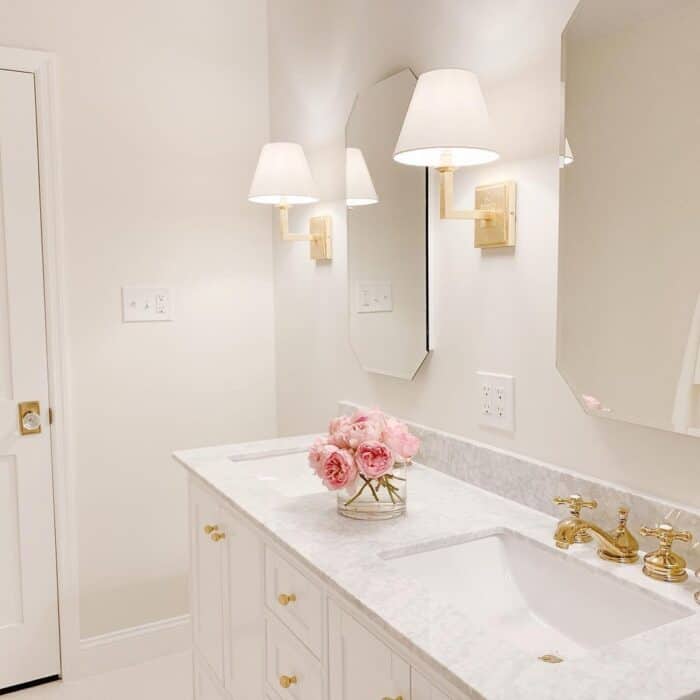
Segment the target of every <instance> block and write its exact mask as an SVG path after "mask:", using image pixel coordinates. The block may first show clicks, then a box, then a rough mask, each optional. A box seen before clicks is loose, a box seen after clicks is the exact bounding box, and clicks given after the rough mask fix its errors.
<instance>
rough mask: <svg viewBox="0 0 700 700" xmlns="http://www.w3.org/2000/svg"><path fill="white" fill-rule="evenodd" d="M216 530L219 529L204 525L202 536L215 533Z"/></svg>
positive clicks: (216, 526) (215, 526) (214, 526)
mask: <svg viewBox="0 0 700 700" xmlns="http://www.w3.org/2000/svg"><path fill="white" fill-rule="evenodd" d="M218 529H219V526H218V525H205V526H204V534H205V535H211V533H212V532H216V531H217V530H218Z"/></svg>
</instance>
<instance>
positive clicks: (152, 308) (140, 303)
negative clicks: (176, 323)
mask: <svg viewBox="0 0 700 700" xmlns="http://www.w3.org/2000/svg"><path fill="white" fill-rule="evenodd" d="M122 320H123V322H124V323H132V322H141V323H142V322H149V321H150V322H157V321H172V320H173V291H172V289H170V288H169V287H156V286H153V287H147V286H132V287H122Z"/></svg>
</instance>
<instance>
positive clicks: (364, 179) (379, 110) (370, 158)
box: [345, 69, 428, 379]
mask: <svg viewBox="0 0 700 700" xmlns="http://www.w3.org/2000/svg"><path fill="white" fill-rule="evenodd" d="M415 84H416V77H415V75H414V74H413V73H412V72H411V71H410V70H408V69H407V70H403V71H401V72H400V73H397V74H396V75H392V76H391V77H389V78H387V79H386V80H382V81H381V82H379V83H377V84H375V85H373V86H372V87H370V88H369V89H368V90H366V91H365V92H363V93H362V94H360V95H358V96H357V99H356V100H355V104H354V106H353V109H352V112H351V114H350V117H349V119H348V122H347V126H346V132H345V133H346V145H347V158H348V159H347V163H346V166H347V167H346V188H347V200H348V277H349V279H348V294H349V301H350V342H351V344H352V347H353V350H354V351H355V354H356V355H357V357H358V359H359V361H360V364H361V365H362V367H363V368H364V369H365V370H367V371H368V372H375V373H378V374H386V375H389V376H392V377H400V378H402V379H412V378H413V377H414V375H415V374H416V372H417V371H418V369H419V367H420V366H421V364H422V362H423V360H424V359H425V357H426V355H427V353H428V234H427V211H428V209H427V206H428V202H427V196H428V195H427V182H428V180H427V170H425V169H423V168H406V167H405V166H402V165H400V164H398V163H396V162H395V161H394V158H393V154H394V146H395V145H396V139H397V138H398V136H399V131H400V130H401V125H402V124H403V119H404V116H405V114H406V110H407V108H408V103H409V102H410V100H411V95H412V94H413V88H414V87H415Z"/></svg>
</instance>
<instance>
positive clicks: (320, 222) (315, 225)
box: [309, 216, 333, 260]
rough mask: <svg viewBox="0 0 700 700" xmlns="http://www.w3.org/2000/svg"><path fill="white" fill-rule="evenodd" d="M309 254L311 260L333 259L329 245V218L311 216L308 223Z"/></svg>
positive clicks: (330, 245)
mask: <svg viewBox="0 0 700 700" xmlns="http://www.w3.org/2000/svg"><path fill="white" fill-rule="evenodd" d="M309 238H310V241H311V245H310V247H309V252H310V255H311V259H312V260H330V259H331V258H332V257H333V250H332V243H331V217H330V216H312V217H311V221H310V222H309Z"/></svg>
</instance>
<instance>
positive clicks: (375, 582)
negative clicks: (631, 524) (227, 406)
mask: <svg viewBox="0 0 700 700" xmlns="http://www.w3.org/2000/svg"><path fill="white" fill-rule="evenodd" d="M311 441H312V437H310V436H300V437H295V438H283V439H279V440H270V441H266V442H261V443H248V444H244V445H229V446H222V447H216V448H207V449H200V450H191V451H184V452H178V453H176V455H175V457H176V458H177V459H178V460H179V461H180V462H181V463H182V464H183V465H185V466H186V467H187V468H188V469H189V470H190V472H192V473H193V474H195V475H196V476H197V477H199V478H200V479H201V480H203V481H204V482H206V483H207V484H209V485H210V486H211V487H212V488H214V489H215V490H216V491H218V492H219V493H220V494H221V495H222V496H223V498H225V499H226V500H227V501H228V502H229V503H231V505H232V506H233V507H234V508H236V509H237V510H238V511H240V512H242V513H243V514H244V515H246V516H248V517H249V518H250V519H251V520H252V521H253V522H254V523H255V524H257V525H258V526H260V527H262V528H263V529H264V530H265V531H266V532H267V533H268V534H269V535H270V536H271V537H272V538H273V539H275V540H276V541H277V542H278V543H279V545H280V546H282V547H284V548H286V549H288V550H289V551H290V552H292V553H293V554H295V555H296V556H298V557H300V558H301V559H302V560H303V561H304V562H305V563H306V565H307V566H308V567H309V568H311V569H312V570H313V571H315V572H316V573H317V574H318V575H319V576H320V577H321V578H323V579H324V580H325V581H327V582H328V584H329V586H330V587H331V588H332V589H333V590H334V591H336V592H337V594H338V595H340V596H342V597H345V598H346V599H348V600H350V601H351V602H352V603H353V604H355V605H357V606H359V607H360V608H361V609H362V610H363V612H364V613H365V614H367V615H368V616H369V617H371V618H372V619H373V620H374V621H376V622H378V623H379V624H381V625H382V626H383V628H384V629H385V630H386V631H387V633H388V634H389V635H390V636H392V637H394V638H395V639H396V640H397V641H398V642H399V643H401V644H403V645H405V646H407V647H409V648H411V649H412V650H413V651H414V652H415V653H416V654H417V655H419V656H420V657H421V658H423V659H424V660H425V662H426V663H427V664H429V665H430V666H431V667H432V668H433V669H434V670H435V671H436V672H437V673H440V674H442V675H443V676H444V677H445V678H447V679H448V680H449V681H450V682H452V683H453V684H454V685H455V686H457V687H458V688H460V689H461V690H463V691H464V692H465V693H466V694H467V695H469V696H470V697H474V698H479V697H485V698H487V699H488V700H519V699H523V700H525V699H528V700H548V699H549V698H551V699H552V700H554V699H555V698H556V699H559V698H567V700H577V699H580V700H592V699H593V698H595V700H605V699H606V698H610V699H611V700H612V699H613V698H614V699H615V700H619V698H621V697H625V698H627V697H628V698H635V699H648V700H679V699H680V698H700V614H697V613H698V612H700V608H698V606H696V605H695V604H694V602H693V596H692V591H693V590H694V589H696V588H697V587H698V582H697V580H691V581H689V582H687V583H685V584H665V583H660V582H656V581H652V580H651V579H649V578H648V577H646V576H644V575H643V574H642V571H641V566H639V565H628V566H625V565H619V564H613V563H609V562H604V561H602V560H600V559H599V558H598V557H597V555H596V552H595V548H594V546H593V545H592V544H589V545H577V546H575V547H572V548H571V549H570V550H568V551H567V552H559V550H556V549H555V548H554V545H553V542H552V534H553V532H554V528H555V525H556V519H555V518H552V517H551V516H549V515H546V514H543V513H540V512H538V511H535V510H532V509H530V508H527V507H525V506H522V505H519V504H517V503H515V502H513V501H508V500H506V499H504V498H502V497H500V496H497V495H494V494H492V493H489V492H487V491H483V490H481V489H479V488H476V487H474V486H471V485H470V484H467V483H465V482H462V481H459V480H456V479H453V478H451V477H449V476H446V475H444V474H442V473H440V472H437V471H435V470H432V469H427V468H425V467H421V466H418V465H416V466H415V468H412V470H411V473H410V478H409V498H408V514H407V516H406V517H403V518H399V519H396V520H392V521H384V522H374V523H371V522H360V521H353V520H348V519H345V518H342V517H340V516H339V515H337V513H336V511H335V496H334V495H333V494H330V493H328V492H327V491H325V490H324V489H323V487H322V485H321V484H320V482H319V481H318V480H317V479H316V477H315V476H314V475H313V474H312V472H311V470H310V469H309V468H308V466H307V464H306V455H305V448H306V447H307V446H308V445H310V444H311ZM289 451H292V453H291V454H286V455H285V454H284V453H285V452H287V453H288V452H289ZM260 455H268V456H260ZM270 455H272V456H270ZM275 455H277V456H275ZM280 455H282V456H280ZM256 456H257V457H258V458H257V459H248V461H246V458H251V457H256ZM232 457H233V459H232ZM494 528H496V529H498V528H509V529H511V530H514V531H516V532H519V533H521V534H523V535H525V536H527V537H530V538H532V539H534V540H536V541H538V542H540V543H543V544H544V545H546V546H547V547H551V548H552V549H553V550H554V551H556V552H557V553H558V554H559V555H560V556H562V557H575V558H577V559H579V560H581V561H583V562H584V563H585V564H587V565H589V566H592V567H595V568H597V569H598V570H601V571H602V570H605V572H607V573H609V574H610V575H611V576H615V577H617V578H618V579H620V580H622V581H624V582H625V583H626V584H627V585H629V586H635V587H637V588H642V589H646V590H647V591H651V592H653V593H655V594H657V595H662V596H663V597H665V598H667V599H669V600H671V601H674V602H676V603H677V604H680V605H682V606H684V607H685V608H687V609H688V611H689V612H690V613H692V614H690V615H689V616H688V617H685V618H683V619H681V620H679V621H677V622H673V623H670V624H667V625H664V626H662V627H659V628H656V629H654V630H651V631H649V632H645V633H642V634H640V635H637V636H634V637H630V638H628V639H626V640H624V641H622V642H618V643H615V644H611V645H608V646H606V647H603V648H599V649H596V650H594V651H590V652H587V653H586V654H584V655H583V656H579V657H577V658H573V659H570V660H566V661H565V662H564V663H561V664H554V665H552V664H545V663H542V662H541V661H539V660H537V659H536V658H533V656H532V655H531V654H527V653H525V652H524V651H522V650H521V649H520V648H518V647H517V646H515V645H512V644H510V643H509V642H508V641H507V640H504V639H502V638H499V637H498V636H497V635H495V634H494V633H493V632H490V631H489V630H488V629H484V628H483V627H481V626H476V625H474V624H473V622H471V621H470V618H469V616H468V615H467V614H465V613H464V612H463V611H460V610H457V609H455V608H453V607H451V606H450V605H449V604H447V603H445V602H444V601H441V600H438V599H436V597H435V596H434V594H432V593H431V591H430V590H428V589H425V588H423V587H422V586H421V585H419V584H418V583H417V582H415V581H413V580H410V579H408V578H406V577H404V576H401V575H399V574H398V573H397V571H396V570H395V569H393V568H392V565H391V561H386V560H384V559H382V558H380V557H379V556H378V553H380V552H386V551H389V550H395V549H397V548H407V547H408V548H411V547H416V548H417V549H418V548H420V545H421V544H424V543H426V542H429V541H430V542H433V541H439V540H442V539H444V540H446V541H450V540H453V539H454V538H455V536H460V537H461V536H468V535H469V534H474V533H480V532H483V531H485V530H489V529H494ZM697 534H698V535H700V533H697ZM446 575H448V572H446ZM571 593H572V601H575V600H576V591H572V592H571ZM476 604H478V602H476ZM574 604H575V603H574ZM610 613H611V615H614V613H615V611H614V609H611V611H610Z"/></svg>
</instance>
